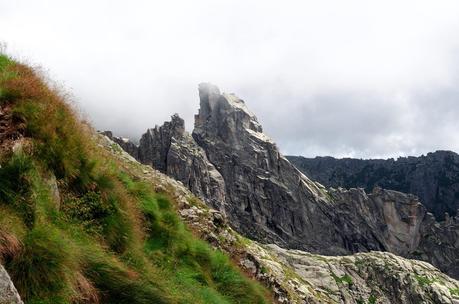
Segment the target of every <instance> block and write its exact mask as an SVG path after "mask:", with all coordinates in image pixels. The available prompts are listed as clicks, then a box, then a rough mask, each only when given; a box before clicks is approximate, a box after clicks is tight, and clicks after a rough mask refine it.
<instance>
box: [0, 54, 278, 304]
mask: <svg viewBox="0 0 459 304" xmlns="http://www.w3.org/2000/svg"><path fill="white" fill-rule="evenodd" d="M98 138H99V137H98V136H96V135H95V133H94V132H93V130H92V129H91V128H90V127H89V126H88V125H86V124H84V123H82V122H81V121H80V119H79V118H78V115H77V113H75V111H73V110H72V108H71V107H70V106H69V105H68V104H67V103H66V96H65V94H63V93H62V92H60V91H59V90H57V89H55V88H53V87H52V85H51V84H49V83H48V82H47V81H45V80H43V77H42V76H41V74H40V73H39V72H37V71H35V70H33V69H31V68H30V67H27V66H25V65H22V64H19V63H17V62H15V61H13V60H11V59H10V58H8V57H7V56H5V55H0V262H1V264H2V265H3V267H4V269H6V271H7V273H8V274H9V276H8V275H6V274H5V272H4V270H3V267H0V270H1V271H0V291H3V290H7V291H8V292H5V293H3V292H2V294H0V303H5V302H6V303H12V301H13V298H12V297H10V293H13V296H14V292H13V291H14V288H12V287H11V286H12V285H11V284H10V282H9V277H10V278H11V281H12V283H13V284H14V286H15V288H16V289H17V291H18V292H19V294H20V296H21V298H22V299H23V300H24V302H25V303H41V304H42V303H53V304H56V303H267V302H271V296H270V293H269V292H268V291H267V290H266V289H264V288H263V287H262V286H261V285H259V284H258V283H256V282H255V281H253V280H251V279H249V278H248V277H247V276H246V275H245V274H243V273H242V272H241V271H240V270H239V269H238V268H237V267H236V266H235V265H233V263H232V262H231V260H230V259H229V258H228V256H227V255H225V254H224V253H222V252H221V251H219V250H213V249H212V247H210V246H209V245H208V244H207V243H206V242H204V241H201V240H200V239H199V238H198V237H196V236H195V235H194V234H193V233H192V231H191V230H189V229H188V228H187V226H186V225H185V224H184V223H183V221H182V220H181V219H180V218H179V216H178V215H177V211H176V207H177V204H178V202H177V200H176V198H175V197H174V196H173V195H171V192H172V191H173V190H174V189H168V188H164V187H157V186H158V185H157V184H154V183H153V182H152V181H146V180H145V179H143V175H142V173H141V172H140V173H139V172H138V171H135V170H130V168H129V167H126V165H125V164H124V163H123V162H122V160H120V159H119V158H117V157H115V156H114V154H113V153H112V152H110V151H109V150H107V149H106V148H104V146H103V145H102V144H100V143H99V139H98ZM189 199H190V201H193V197H189ZM4 288H6V289H4Z"/></svg>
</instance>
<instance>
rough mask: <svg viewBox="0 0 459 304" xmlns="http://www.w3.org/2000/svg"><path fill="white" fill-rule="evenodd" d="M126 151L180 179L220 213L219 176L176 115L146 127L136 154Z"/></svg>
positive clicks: (222, 185)
mask: <svg viewBox="0 0 459 304" xmlns="http://www.w3.org/2000/svg"><path fill="white" fill-rule="evenodd" d="M121 146H122V145H121ZM122 147H123V146H122ZM123 148H124V147H123ZM126 152H128V153H129V154H131V155H132V156H134V157H135V158H137V159H138V160H139V161H140V162H142V163H144V164H147V165H151V166H152V167H153V168H155V169H157V170H159V171H161V172H162V173H166V174H167V175H169V176H171V177H173V178H175V179H176V180H179V181H181V182H182V183H183V184H184V185H186V186H187V187H188V188H189V189H190V190H191V191H192V192H193V193H194V194H195V195H197V196H198V197H200V198H202V199H204V200H205V201H206V202H207V203H208V204H209V205H211V206H212V207H213V208H215V209H218V210H220V211H222V212H224V210H225V182H224V180H223V177H222V176H221V174H220V173H219V172H218V171H217V170H216V169H215V167H214V166H213V165H212V164H211V163H210V162H209V161H208V160H207V156H206V153H205V152H204V150H203V149H202V148H201V147H199V146H198V145H197V144H196V142H195V141H194V140H193V138H192V137H191V135H190V134H189V133H188V132H186V131H185V123H184V121H183V119H182V118H180V117H179V116H178V115H177V114H175V115H172V117H171V121H168V122H165V123H164V124H163V125H162V126H156V127H155V128H153V129H149V130H147V132H146V133H145V134H143V135H142V138H141V139H140V145H139V147H138V155H137V156H135V155H133V154H132V153H130V151H129V150H126Z"/></svg>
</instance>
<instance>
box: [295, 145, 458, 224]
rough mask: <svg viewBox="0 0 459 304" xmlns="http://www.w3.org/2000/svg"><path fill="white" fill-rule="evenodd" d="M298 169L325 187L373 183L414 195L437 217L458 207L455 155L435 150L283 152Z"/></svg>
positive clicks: (363, 186)
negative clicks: (351, 154) (358, 155)
mask: <svg viewBox="0 0 459 304" xmlns="http://www.w3.org/2000/svg"><path fill="white" fill-rule="evenodd" d="M287 159H288V160H290V162H291V163H293V164H294V165H295V166H296V167H297V168H298V169H299V170H300V171H302V172H303V173H304V174H306V175H307V176H309V177H310V178H311V179H313V180H316V181H318V182H319V183H321V184H323V185H325V186H327V187H344V188H364V189H365V190H366V191H372V189H373V188H374V187H376V186H379V187H381V188H385V189H391V190H396V191H401V192H405V193H412V194H415V195H417V196H418V197H419V198H420V200H421V202H422V203H423V205H424V206H425V207H426V208H427V210H428V211H429V212H431V213H433V214H434V215H435V217H436V218H437V219H439V220H443V219H444V218H445V213H448V214H449V215H450V216H455V215H456V214H457V210H458V209H459V155H458V154H456V153H454V152H451V151H437V152H434V153H428V154H427V155H425V156H420V157H400V158H398V159H397V160H394V159H388V160H383V159H369V160H363V159H352V158H343V159H336V158H333V157H316V158H305V157H301V156H287Z"/></svg>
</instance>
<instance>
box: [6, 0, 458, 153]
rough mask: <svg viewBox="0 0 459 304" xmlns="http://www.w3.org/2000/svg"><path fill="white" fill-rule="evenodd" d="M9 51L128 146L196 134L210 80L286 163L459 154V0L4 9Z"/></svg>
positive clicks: (17, 5)
mask: <svg viewBox="0 0 459 304" xmlns="http://www.w3.org/2000/svg"><path fill="white" fill-rule="evenodd" d="M0 41H3V42H4V43H6V44H7V51H8V53H9V54H12V55H14V56H15V57H16V58H19V59H21V60H24V61H27V62H29V63H32V64H37V65H40V66H42V67H44V68H45V69H46V70H47V71H48V74H49V76H50V77H51V78H52V79H54V80H56V81H57V82H59V83H61V84H63V85H64V87H65V88H66V89H67V90H68V91H69V92H70V93H71V94H72V95H73V99H74V100H75V101H76V103H77V104H78V105H79V108H80V109H81V110H82V111H83V112H84V113H85V115H86V116H87V117H88V118H89V119H90V120H91V121H92V123H93V125H94V126H95V127H96V128H98V129H110V130H113V131H114V132H115V133H116V134H118V135H123V136H129V137H137V138H138V137H139V136H140V134H141V133H143V132H144V131H145V130H146V129H147V128H148V127H153V126H154V125H155V124H161V123H162V122H163V121H164V120H167V119H169V117H170V115H171V114H173V113H175V112H177V113H179V114H180V115H181V116H182V117H183V118H184V119H185V121H186V124H187V129H188V130H191V129H192V127H193V114H195V113H196V112H197V109H198V107H199V98H198V92H197V85H198V83H200V82H203V81H206V82H212V83H214V84H217V85H218V86H219V87H220V89H221V90H222V91H225V92H229V93H230V92H231V93H236V95H238V96H239V97H241V98H242V99H243V100H245V101H246V103H247V105H248V107H249V108H250V109H251V110H252V111H253V112H254V113H255V114H256V115H257V117H258V119H259V120H260V122H261V123H262V125H263V126H264V130H265V132H266V133H267V134H268V135H269V136H271V137H272V138H273V139H274V140H275V141H276V142H277V143H278V146H279V147H280V149H281V151H282V152H283V153H284V154H295V155H305V156H316V155H332V156H337V157H342V156H351V157H363V158H369V157H396V156H399V155H420V154H422V153H426V152H429V151H434V150H438V149H449V150H455V151H459V1H457V0H452V1H443V0H431V1H422V0H413V1H407V0H398V1H391V0H384V1H383V0H381V1H371V0H362V1H353V0H346V1H342V0H336V1H327V0H316V1H306V0H303V1H286V0H283V1H267V0H263V1H261V0H260V1H250V0H231V1H219V0H208V1H202V0H193V1H190V0H183V1H171V0H168V1H133V0H130V1H114V0H107V1H95V0H91V1H89V0H78V1H63V0H54V1H51V0H50V1H45V0H41V1H37V0H29V1H21V0H14V1H12V0H0Z"/></svg>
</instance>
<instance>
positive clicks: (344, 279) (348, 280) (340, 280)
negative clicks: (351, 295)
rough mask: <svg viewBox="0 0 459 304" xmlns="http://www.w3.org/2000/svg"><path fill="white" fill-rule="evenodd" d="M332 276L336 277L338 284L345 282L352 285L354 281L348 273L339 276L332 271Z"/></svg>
mask: <svg viewBox="0 0 459 304" xmlns="http://www.w3.org/2000/svg"><path fill="white" fill-rule="evenodd" d="M332 276H333V278H334V279H335V282H336V283H337V284H343V283H347V284H348V285H352V284H353V283H354V282H353V281H352V278H351V276H349V275H348V274H347V273H346V274H345V275H343V276H341V277H339V276H337V275H336V274H334V273H333V272H332Z"/></svg>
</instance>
